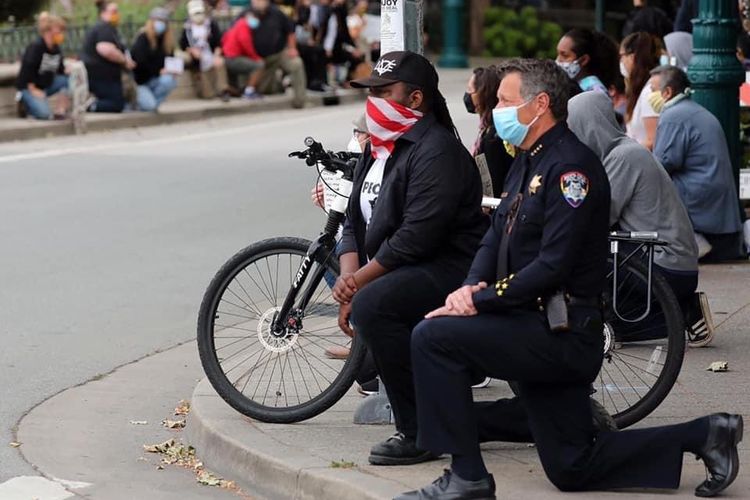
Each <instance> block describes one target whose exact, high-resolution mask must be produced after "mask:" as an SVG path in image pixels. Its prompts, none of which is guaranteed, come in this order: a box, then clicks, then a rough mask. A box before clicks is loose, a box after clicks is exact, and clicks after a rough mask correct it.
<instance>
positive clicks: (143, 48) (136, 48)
mask: <svg viewBox="0 0 750 500" xmlns="http://www.w3.org/2000/svg"><path fill="white" fill-rule="evenodd" d="M149 52H150V47H149V44H148V39H146V35H145V34H143V33H141V34H140V35H138V36H137V37H136V39H135V42H133V46H132V47H131V48H130V56H131V57H132V58H133V61H135V63H136V64H137V65H139V66H141V65H145V63H146V62H147V61H148V59H149Z"/></svg>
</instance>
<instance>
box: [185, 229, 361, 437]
mask: <svg viewBox="0 0 750 500" xmlns="http://www.w3.org/2000/svg"><path fill="white" fill-rule="evenodd" d="M310 245H311V242H310V241H308V240H305V239H301V238H292V237H280V238H271V239H267V240H263V241H259V242H257V243H255V244H252V245H250V246H248V247H246V248H244V249H243V250H240V251H239V252H238V253H237V254H235V255H234V256H233V257H232V258H230V259H229V260H228V261H227V262H226V263H225V264H224V265H223V266H222V267H221V269H220V270H219V271H218V272H217V273H216V275H215V276H214V278H213V279H212V281H211V283H210V284H209V286H208V288H207V290H206V292H205V294H204V297H203V301H202V303H201V306H200V312H199V315H198V328H197V329H198V332H197V339H198V351H199V353H200V359H201V363H202V365H203V369H204V371H205V373H206V376H207V377H208V380H209V381H210V383H211V385H212V386H213V388H214V389H215V390H216V392H217V393H218V394H219V396H221V397H222V399H224V401H226V402H227V403H228V404H229V405H230V406H231V407H232V408H234V409H235V410H237V411H238V412H240V413H242V414H243V415H246V416H248V417H250V418H253V419H255V420H259V421H261V422H267V423H294V422H301V421H303V420H307V419H310V418H312V417H315V416H317V415H320V414H321V413H323V412H324V411H326V410H327V409H329V408H330V407H331V406H333V405H334V404H335V403H336V402H338V401H339V400H340V399H341V398H342V397H343V396H344V394H346V392H347V391H348V390H349V389H350V388H351V386H352V384H353V383H354V380H355V377H356V375H357V371H358V370H359V368H360V366H361V365H362V362H363V359H364V356H365V347H364V344H363V343H362V342H361V341H359V340H358V338H357V337H356V336H355V338H354V339H353V340H352V342H351V352H350V354H349V356H348V358H347V359H346V360H345V361H344V363H343V367H342V369H341V371H340V372H339V373H338V375H337V376H336V377H335V379H334V380H332V381H330V382H331V383H330V385H329V386H328V387H327V388H325V389H322V390H321V392H320V394H318V395H317V396H315V397H311V399H309V400H308V401H305V402H300V404H297V405H292V406H281V407H279V406H268V405H266V404H263V403H265V398H264V399H263V403H259V402H258V401H256V400H254V399H253V398H251V397H248V396H247V395H245V394H243V392H242V391H241V390H239V389H238V388H237V387H235V385H234V384H233V383H232V381H231V380H230V379H229V377H227V374H226V373H225V372H224V369H223V367H222V364H221V361H220V359H219V355H218V354H217V349H216V345H215V337H214V333H215V331H214V330H215V329H214V326H215V320H216V318H217V311H218V305H219V303H220V300H221V297H222V296H223V294H224V293H225V291H226V290H227V287H228V286H229V285H230V283H232V280H233V279H234V278H235V277H237V276H238V275H239V274H240V273H241V272H243V270H245V269H247V268H248V266H250V265H252V264H253V263H254V262H257V261H258V260H259V259H261V258H264V257H266V256H269V255H270V256H273V255H277V256H278V255H287V254H289V255H290V256H291V255H296V256H299V257H300V258H303V257H304V256H305V255H306V254H307V250H308V248H309V247H310ZM277 260H278V259H277ZM316 263H317V264H318V265H320V266H324V267H325V268H326V271H327V272H330V273H332V274H333V275H334V276H338V274H339V267H338V261H337V260H336V259H331V258H329V259H327V260H326V262H316ZM313 265H314V264H313ZM291 267H292V266H291V257H290V268H291ZM295 271H296V269H295ZM276 272H277V274H278V267H277V270H276ZM313 277H314V273H312V272H311V273H310V274H308V277H307V279H306V281H310V280H311V279H312V278H313ZM320 281H322V279H321V280H320ZM306 285H307V284H304V285H303V288H304V286H306ZM313 285H315V284H313ZM260 321H262V320H261V319H259V322H260ZM339 332H340V330H339ZM259 335H260V327H259ZM341 335H342V336H343V335H344V334H343V332H341ZM250 337H252V335H249V336H248V338H250ZM299 337H300V338H304V333H299ZM300 342H301V341H300ZM299 345H300V346H301V344H299ZM263 348H265V349H266V350H268V347H261V350H262V349H263ZM300 349H301V347H300ZM291 350H292V351H293V350H294V346H292V349H291ZM276 354H279V353H276ZM264 355H265V354H263V353H261V354H260V357H261V358H262V357H263V356H264ZM269 356H273V354H271V355H269ZM287 356H288V353H287ZM290 364H291V362H290ZM290 370H291V371H292V372H293V368H290ZM264 373H265V370H264ZM300 374H301V375H302V373H301V368H300ZM272 375H273V373H272V374H271V376H272ZM283 375H284V374H283V368H282V373H281V376H282V378H283ZM313 375H314V374H313ZM292 377H294V375H292ZM261 378H262V375H261ZM249 380H250V376H248V381H249ZM300 385H301V384H300ZM311 385H312V384H311ZM305 386H307V382H306V381H305ZM269 387H270V382H269ZM277 394H278V392H277ZM300 401H301V400H300Z"/></svg>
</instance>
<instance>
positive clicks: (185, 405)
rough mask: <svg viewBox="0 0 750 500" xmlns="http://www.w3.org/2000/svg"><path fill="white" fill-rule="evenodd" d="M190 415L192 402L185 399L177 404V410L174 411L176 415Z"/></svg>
mask: <svg viewBox="0 0 750 500" xmlns="http://www.w3.org/2000/svg"><path fill="white" fill-rule="evenodd" d="M188 413H190V401H187V400H185V399H183V400H182V401H180V402H179V403H177V408H175V409H174V414H175V415H178V416H179V415H187V414H188Z"/></svg>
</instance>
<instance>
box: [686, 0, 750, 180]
mask: <svg viewBox="0 0 750 500" xmlns="http://www.w3.org/2000/svg"><path fill="white" fill-rule="evenodd" d="M736 1H737V0H700V2H699V7H698V18H697V19H693V58H692V60H691V61H690V66H689V67H688V76H689V77H690V82H691V86H692V89H693V90H694V91H695V94H694V96H693V99H694V100H695V102H697V103H698V104H700V105H701V106H703V107H705V108H706V109H708V110H709V111H711V112H712V113H713V114H714V116H716V118H718V119H719V122H721V126H722V127H723V128H724V134H725V135H726V138H727V144H728V146H729V154H730V155H731V158H732V166H733V167H734V174H735V182H736V183H737V185H738V186H739V168H740V158H741V155H740V153H741V151H740V109H739V86H740V84H741V83H742V82H744V81H745V72H744V71H743V69H742V66H741V65H740V63H739V61H738V60H737V57H736V56H735V45H736V41H737V26H738V25H739V19H737V17H736V16H737V14H736V10H735V7H734V6H733V5H732V3H733V2H734V4H735V5H736Z"/></svg>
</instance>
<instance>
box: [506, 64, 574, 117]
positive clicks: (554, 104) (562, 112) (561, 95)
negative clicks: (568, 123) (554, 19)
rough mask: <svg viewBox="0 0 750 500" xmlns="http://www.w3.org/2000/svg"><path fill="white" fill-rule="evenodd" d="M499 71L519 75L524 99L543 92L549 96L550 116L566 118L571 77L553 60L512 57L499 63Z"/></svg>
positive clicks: (526, 99)
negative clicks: (503, 62)
mask: <svg viewBox="0 0 750 500" xmlns="http://www.w3.org/2000/svg"><path fill="white" fill-rule="evenodd" d="M500 71H501V72H502V73H503V75H508V74H510V73H519V74H520V75H521V97H523V100H524V101H528V100H529V99H533V98H534V97H536V96H538V95H539V94H541V93H545V94H547V95H548V96H549V101H550V104H549V106H550V111H552V116H554V117H555V119H556V120H557V121H565V120H566V119H567V118H568V99H570V97H571V79H570V77H568V75H567V74H566V73H565V72H564V71H563V70H562V69H560V67H559V66H558V65H557V64H555V62H554V61H550V60H547V59H544V60H538V59H512V60H510V61H507V62H506V63H505V64H502V65H500Z"/></svg>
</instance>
